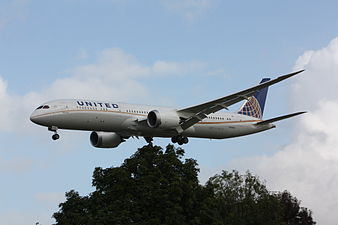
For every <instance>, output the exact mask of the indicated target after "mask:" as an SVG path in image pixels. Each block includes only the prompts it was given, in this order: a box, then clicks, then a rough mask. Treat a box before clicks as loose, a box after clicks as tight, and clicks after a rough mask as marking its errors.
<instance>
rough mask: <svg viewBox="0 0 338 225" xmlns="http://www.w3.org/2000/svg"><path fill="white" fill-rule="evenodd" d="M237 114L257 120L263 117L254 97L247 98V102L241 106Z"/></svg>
mask: <svg viewBox="0 0 338 225" xmlns="http://www.w3.org/2000/svg"><path fill="white" fill-rule="evenodd" d="M238 113H239V114H242V115H246V116H251V117H255V118H258V119H262V117H263V113H262V110H261V107H260V105H259V102H258V100H257V99H256V98H255V97H254V96H251V97H249V98H248V101H247V102H246V103H245V104H244V105H243V107H242V108H241V109H240V111H239V112H238Z"/></svg>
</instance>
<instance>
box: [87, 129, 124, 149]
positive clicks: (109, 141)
mask: <svg viewBox="0 0 338 225" xmlns="http://www.w3.org/2000/svg"><path fill="white" fill-rule="evenodd" d="M124 141H125V140H123V138H122V137H121V136H120V135H118V134H117V133H114V132H98V131H93V132H92V133H91V134H90V142H91V144H92V145H93V146H94V147H96V148H116V147H117V146H119V144H121V143H122V142H124Z"/></svg>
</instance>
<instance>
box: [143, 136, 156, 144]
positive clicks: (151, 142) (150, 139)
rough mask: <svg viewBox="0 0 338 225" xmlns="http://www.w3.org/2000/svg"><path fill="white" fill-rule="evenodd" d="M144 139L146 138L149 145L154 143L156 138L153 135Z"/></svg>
mask: <svg viewBox="0 0 338 225" xmlns="http://www.w3.org/2000/svg"><path fill="white" fill-rule="evenodd" d="M144 140H146V142H147V143H148V144H149V145H152V144H153V140H154V139H153V138H152V137H144Z"/></svg>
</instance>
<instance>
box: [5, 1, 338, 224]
mask: <svg viewBox="0 0 338 225" xmlns="http://www.w3.org/2000/svg"><path fill="white" fill-rule="evenodd" d="M337 9H338V3H337V2H336V1H325V0H324V1H308V0H306V1H305V0H298V1H294V0H292V1H291V0H285V1H267V0H266V1H263V0H257V1H221V0H157V1H155V0H145V1H133V0H98V1H89V0H59V1H42V0H2V1H0V106H1V109H0V141H1V147H0V179H1V181H2V182H1V184H2V185H1V187H0V221H1V224H8V225H21V224H35V222H38V221H39V222H40V223H41V224H51V223H53V222H54V220H53V219H52V218H51V216H52V214H53V213H54V212H56V211H57V210H58V204H59V203H60V202H62V201H64V193H65V192H66V191H69V190H71V189H75V190H77V191H79V192H80V194H81V195H86V194H88V193H89V192H91V191H92V190H93V189H92V187H91V176H92V172H93V170H94V168H95V167H97V166H100V167H110V166H119V165H120V164H121V163H122V162H123V160H124V159H125V158H127V157H130V156H131V155H132V154H133V153H134V152H135V151H136V149H137V148H138V147H141V146H143V145H144V144H145V141H144V140H143V139H140V140H137V139H134V140H133V139H129V140H128V141H127V142H126V143H123V144H121V145H120V146H119V147H118V148H117V149H112V150H100V149H95V148H93V147H92V146H90V143H89V132H79V131H60V135H61V138H60V140H58V141H56V142H55V141H52V140H51V133H50V132H48V131H47V129H46V128H44V127H39V126H37V125H35V124H32V123H31V122H30V121H29V115H30V113H31V112H32V111H33V110H34V109H35V108H36V107H37V106H38V105H40V104H41V103H42V102H44V101H48V100H52V99H60V98H89V99H99V100H109V101H110V102H114V101H125V102H131V103H145V104H151V105H161V106H173V107H177V108H180V107H187V106H190V105H194V104H198V103H201V102H204V101H207V100H211V99H214V98H218V97H221V96H224V95H227V94H230V93H232V92H234V91H239V90H241V89H243V88H247V87H249V86H251V85H255V84H257V83H258V82H259V81H260V80H261V78H262V77H267V76H268V77H272V78H273V77H276V76H278V75H281V74H286V73H289V72H292V71H295V70H298V69H306V72H304V73H302V74H301V75H299V76H298V77H296V78H291V79H290V80H287V81H284V82H283V83H280V84H278V85H276V86H273V87H271V88H270V89H269V95H268V99H267V103H266V106H265V114H264V118H266V119H268V118H271V117H275V116H279V115H282V114H286V113H291V112H294V111H299V110H301V111H303V110H305V111H308V113H307V114H306V115H302V116H299V117H297V118H293V119H290V120H288V121H282V122H279V123H277V128H276V129H273V130H270V131H267V132H264V133H260V134H255V135H251V136H248V137H241V138H236V139H229V140H217V141H216V140H213V141H211V140H199V139H191V140H190V143H189V144H188V145H185V146H184V149H185V151H186V156H187V157H192V158H194V159H196V160H197V161H198V163H199V167H200V169H201V172H200V181H201V182H202V183H204V182H205V181H206V180H207V179H208V178H209V177H210V176H212V175H214V174H216V173H219V172H220V171H221V170H222V169H227V170H232V169H237V170H240V171H246V170H250V171H252V172H253V173H255V174H257V175H258V176H260V178H261V179H262V180H266V183H267V185H268V187H269V189H271V190H275V191H283V190H285V189H286V190H289V191H290V192H291V193H292V194H293V195H295V196H296V197H297V198H299V199H300V200H301V201H302V206H305V207H308V208H310V209H311V210H313V215H314V219H315V220H316V221H317V222H318V224H322V225H335V224H336V221H338V213H337V212H338V191H337V187H338V119H337V115H338V92H337V87H338V30H337V27H338V15H337ZM231 109H232V110H236V109H237V106H234V107H232V108H231ZM168 143H169V140H165V139H155V144H158V145H161V146H163V147H165V146H166V145H167V144H168Z"/></svg>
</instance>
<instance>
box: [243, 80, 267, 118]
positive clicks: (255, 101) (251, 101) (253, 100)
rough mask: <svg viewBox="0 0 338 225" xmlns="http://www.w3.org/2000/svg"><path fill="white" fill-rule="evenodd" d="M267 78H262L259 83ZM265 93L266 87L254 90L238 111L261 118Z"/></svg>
mask: <svg viewBox="0 0 338 225" xmlns="http://www.w3.org/2000/svg"><path fill="white" fill-rule="evenodd" d="M269 80H270V78H264V79H262V81H261V82H260V83H264V82H267V81H269ZM267 94H268V87H266V88H263V89H260V90H258V91H256V93H255V94H254V95H253V96H251V97H249V98H248V101H246V102H245V103H244V104H243V105H242V107H241V108H240V110H239V111H238V113H239V114H242V115H247V116H252V117H256V118H258V119H262V118H263V112H264V106H265V100H266V96H267Z"/></svg>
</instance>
